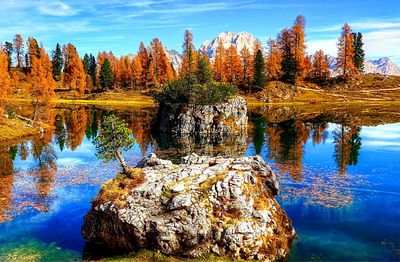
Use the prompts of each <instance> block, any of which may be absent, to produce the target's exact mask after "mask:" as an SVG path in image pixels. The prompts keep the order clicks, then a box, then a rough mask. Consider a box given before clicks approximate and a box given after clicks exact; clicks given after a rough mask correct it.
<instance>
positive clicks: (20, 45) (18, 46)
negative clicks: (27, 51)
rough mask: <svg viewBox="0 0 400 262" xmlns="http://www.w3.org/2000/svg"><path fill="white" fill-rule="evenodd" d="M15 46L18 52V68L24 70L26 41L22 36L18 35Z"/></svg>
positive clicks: (14, 42)
mask: <svg viewBox="0 0 400 262" xmlns="http://www.w3.org/2000/svg"><path fill="white" fill-rule="evenodd" d="M13 46H14V49H15V51H16V57H17V67H18V68H22V67H24V64H23V62H22V56H23V50H24V40H23V39H22V36H21V35H20V34H16V35H15V37H14V40H13Z"/></svg>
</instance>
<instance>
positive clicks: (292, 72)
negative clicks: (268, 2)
mask: <svg viewBox="0 0 400 262" xmlns="http://www.w3.org/2000/svg"><path fill="white" fill-rule="evenodd" d="M292 39H293V36H292V32H291V30H289V29H287V28H285V29H283V30H282V31H281V33H280V34H279V35H278V43H279V46H280V49H281V52H282V72H283V75H282V80H283V81H284V82H288V83H291V84H294V83H295V81H296V72H297V62H296V59H295V57H294V52H293V41H292Z"/></svg>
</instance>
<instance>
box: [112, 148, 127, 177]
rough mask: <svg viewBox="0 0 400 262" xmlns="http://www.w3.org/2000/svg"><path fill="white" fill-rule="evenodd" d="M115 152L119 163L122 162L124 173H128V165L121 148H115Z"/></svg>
mask: <svg viewBox="0 0 400 262" xmlns="http://www.w3.org/2000/svg"><path fill="white" fill-rule="evenodd" d="M115 154H116V156H117V158H118V160H119V163H120V164H121V168H122V171H123V173H124V174H128V166H127V165H126V163H125V159H124V157H123V156H122V154H121V150H120V149H119V148H117V150H115Z"/></svg>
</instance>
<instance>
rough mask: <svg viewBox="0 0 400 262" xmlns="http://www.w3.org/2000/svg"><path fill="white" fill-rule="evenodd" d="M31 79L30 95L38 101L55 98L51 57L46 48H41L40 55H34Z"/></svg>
mask: <svg viewBox="0 0 400 262" xmlns="http://www.w3.org/2000/svg"><path fill="white" fill-rule="evenodd" d="M30 61H31V62H30V63H31V70H30V72H29V78H30V82H31V88H30V94H31V95H32V96H33V97H35V98H36V99H37V100H42V101H43V100H49V99H51V98H53V97H55V93H54V88H55V85H56V83H55V81H54V79H53V74H52V64H51V61H50V57H49V56H48V54H47V53H46V52H45V50H44V48H43V47H41V48H39V55H32V59H31V60H30Z"/></svg>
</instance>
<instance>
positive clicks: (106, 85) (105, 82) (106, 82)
mask: <svg viewBox="0 0 400 262" xmlns="http://www.w3.org/2000/svg"><path fill="white" fill-rule="evenodd" d="M113 84H114V81H113V75H112V70H111V64H110V62H109V61H108V59H107V58H106V59H105V60H104V62H103V64H102V65H101V69H100V86H101V88H102V89H103V90H106V89H110V88H112V86H113Z"/></svg>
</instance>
